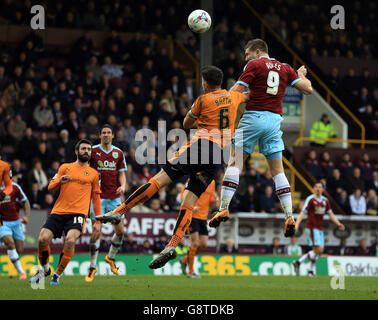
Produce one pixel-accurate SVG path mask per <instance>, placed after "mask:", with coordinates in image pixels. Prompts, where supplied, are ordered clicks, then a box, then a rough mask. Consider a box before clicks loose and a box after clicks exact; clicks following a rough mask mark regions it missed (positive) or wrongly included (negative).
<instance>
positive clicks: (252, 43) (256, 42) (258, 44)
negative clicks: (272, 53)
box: [244, 39, 268, 53]
mask: <svg viewBox="0 0 378 320" xmlns="http://www.w3.org/2000/svg"><path fill="white" fill-rule="evenodd" d="M244 49H245V50H247V49H249V50H251V51H255V50H257V49H260V50H261V51H262V52H266V53H268V45H267V44H266V42H265V41H264V40H262V39H253V40H249V41H248V43H247V44H246V46H245V48H244Z"/></svg>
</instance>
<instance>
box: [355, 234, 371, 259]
mask: <svg viewBox="0 0 378 320" xmlns="http://www.w3.org/2000/svg"><path fill="white" fill-rule="evenodd" d="M355 255H357V256H368V255H369V248H368V246H367V241H366V239H365V238H362V239H361V240H360V245H359V246H358V247H357V249H356V252H355Z"/></svg>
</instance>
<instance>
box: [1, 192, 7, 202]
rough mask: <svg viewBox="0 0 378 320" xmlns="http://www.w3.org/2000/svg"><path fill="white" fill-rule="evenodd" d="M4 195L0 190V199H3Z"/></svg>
mask: <svg viewBox="0 0 378 320" xmlns="http://www.w3.org/2000/svg"><path fill="white" fill-rule="evenodd" d="M5 196H6V195H5V193H4V192H2V191H1V192H0V201H3V200H4V198H5Z"/></svg>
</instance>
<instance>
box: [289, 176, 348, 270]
mask: <svg viewBox="0 0 378 320" xmlns="http://www.w3.org/2000/svg"><path fill="white" fill-rule="evenodd" d="M322 194H323V185H322V183H321V182H317V183H315V185H314V194H312V195H310V196H308V197H307V198H306V201H305V204H304V205H303V208H302V211H301V213H300V214H299V216H298V219H297V222H296V224H295V231H298V229H299V226H300V224H301V222H302V220H303V218H304V215H305V214H306V213H307V221H306V229H305V232H306V235H307V242H308V245H309V246H311V247H312V250H311V251H309V252H308V253H306V254H305V255H304V256H302V257H301V258H300V259H299V260H296V261H294V262H293V266H294V270H295V273H296V274H297V275H299V266H300V265H301V263H302V262H304V261H306V260H307V259H309V260H310V261H311V265H310V270H309V271H308V275H309V276H310V277H311V276H314V274H315V264H316V260H317V259H318V257H319V255H321V254H322V252H323V249H324V233H323V231H322V222H323V217H324V215H325V214H328V215H329V217H330V218H331V220H332V222H333V223H335V224H336V225H337V227H338V228H339V229H340V230H344V229H345V227H344V225H343V224H342V223H340V221H339V220H338V219H337V218H336V216H335V215H334V213H333V212H332V209H331V205H330V204H329V201H328V199H327V198H326V197H325V196H323V195H322Z"/></svg>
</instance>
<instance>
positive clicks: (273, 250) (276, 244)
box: [268, 237, 284, 255]
mask: <svg viewBox="0 0 378 320" xmlns="http://www.w3.org/2000/svg"><path fill="white" fill-rule="evenodd" d="M268 253H270V254H273V255H280V254H283V253H284V248H283V247H282V246H280V239H279V238H277V237H275V238H273V243H272V245H271V246H270V247H269V248H268Z"/></svg>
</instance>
